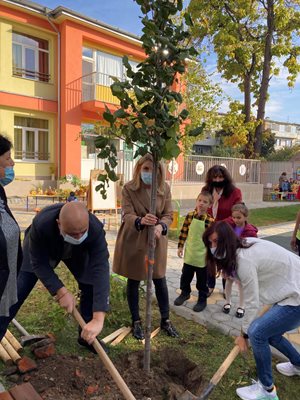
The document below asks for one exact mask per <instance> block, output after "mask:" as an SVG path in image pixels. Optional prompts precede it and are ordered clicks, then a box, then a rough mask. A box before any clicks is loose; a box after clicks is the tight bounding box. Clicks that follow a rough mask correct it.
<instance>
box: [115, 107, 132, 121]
mask: <svg viewBox="0 0 300 400" xmlns="http://www.w3.org/2000/svg"><path fill="white" fill-rule="evenodd" d="M128 116H129V114H128V113H127V112H126V111H124V110H123V109H122V108H119V109H118V110H117V111H115V112H114V118H115V119H117V118H126V117H128Z"/></svg>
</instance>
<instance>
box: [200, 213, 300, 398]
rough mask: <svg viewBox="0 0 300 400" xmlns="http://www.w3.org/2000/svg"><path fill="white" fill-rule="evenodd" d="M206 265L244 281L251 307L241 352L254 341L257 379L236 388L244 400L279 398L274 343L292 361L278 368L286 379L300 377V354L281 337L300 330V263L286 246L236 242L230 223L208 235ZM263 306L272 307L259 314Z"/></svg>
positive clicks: (219, 224) (216, 226)
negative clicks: (274, 370) (272, 359)
mask: <svg viewBox="0 0 300 400" xmlns="http://www.w3.org/2000/svg"><path fill="white" fill-rule="evenodd" d="M203 241H204V244H205V246H206V248H207V255H206V259H207V266H208V268H209V269H210V270H211V271H214V270H215V268H216V269H217V271H218V272H221V271H223V272H224V273H225V274H226V275H235V276H236V278H237V279H239V280H240V282H241V285H242V288H243V291H244V297H245V299H244V300H245V304H247V312H246V314H245V317H244V319H243V324H242V332H241V335H240V336H238V337H237V338H236V344H238V345H239V347H240V349H241V351H242V352H245V351H247V349H248V345H249V344H248V340H249V341H250V343H251V346H252V349H253V354H254V358H255V362H256V369H257V375H258V381H257V382H255V383H253V384H252V385H250V386H247V387H243V388H238V389H237V391H236V393H237V395H238V396H239V397H240V398H241V399H243V400H258V399H259V400H269V399H270V400H279V397H278V394H277V390H276V387H275V385H274V381H273V375H272V363H271V349H270V345H271V346H273V347H275V348H276V349H277V350H279V351H280V352H281V353H282V354H284V355H285V356H286V357H287V358H288V359H289V361H288V362H285V363H280V364H277V370H278V371H279V372H280V373H282V374H284V375H287V376H293V375H300V353H299V352H298V351H297V350H296V349H295V348H294V347H293V346H292V344H291V343H290V342H289V341H288V340H287V339H286V338H285V337H284V336H283V335H284V333H285V332H287V331H290V330H292V329H295V328H297V327H298V326H300V259H299V257H298V256H297V255H295V254H293V253H292V252H290V251H288V250H286V249H284V248H283V247H281V246H279V245H277V244H275V243H272V242H269V241H267V240H263V239H257V238H247V239H241V238H238V237H237V235H236V234H235V233H234V231H233V229H232V228H231V227H230V226H229V224H227V223H226V222H222V221H221V222H216V223H214V224H212V225H211V226H210V227H208V228H207V230H206V231H205V232H204V235H203ZM261 304H264V305H269V306H270V309H269V310H268V311H267V312H266V313H265V314H263V315H262V316H259V315H258V313H259V310H260V307H261Z"/></svg>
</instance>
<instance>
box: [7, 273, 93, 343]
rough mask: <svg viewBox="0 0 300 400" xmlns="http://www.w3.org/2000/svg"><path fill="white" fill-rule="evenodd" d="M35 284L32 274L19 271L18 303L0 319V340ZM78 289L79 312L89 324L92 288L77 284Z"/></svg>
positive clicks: (91, 311) (91, 313)
mask: <svg viewBox="0 0 300 400" xmlns="http://www.w3.org/2000/svg"><path fill="white" fill-rule="evenodd" d="M36 282H37V277H36V275H35V274H34V273H33V272H27V271H22V270H21V271H20V273H19V275H18V281H17V288H18V289H17V290H18V302H17V303H16V304H14V305H13V306H11V307H10V309H9V314H10V315H9V317H3V316H1V317H0V340H1V339H2V338H3V336H4V335H5V332H6V330H7V327H8V325H9V323H10V322H11V320H12V319H13V318H14V317H15V315H16V314H17V312H18V311H19V309H20V308H21V306H22V304H23V303H24V301H25V300H26V299H27V297H28V296H29V294H30V292H31V291H32V289H33V288H34V286H35V284H36ZM78 287H79V289H80V312H81V315H82V318H83V319H84V320H85V321H86V322H89V321H91V319H92V318H93V286H92V285H86V284H83V283H80V282H78ZM41 312H43V310H41ZM80 331H81V329H80V328H79V332H80ZM29 333H30V332H29Z"/></svg>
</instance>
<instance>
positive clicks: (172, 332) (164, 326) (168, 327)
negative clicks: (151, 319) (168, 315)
mask: <svg viewBox="0 0 300 400" xmlns="http://www.w3.org/2000/svg"><path fill="white" fill-rule="evenodd" d="M160 329H161V330H163V331H165V332H167V334H168V335H169V336H171V337H174V338H175V337H179V333H178V332H177V331H176V329H175V327H174V326H173V325H172V322H171V321H170V320H169V319H167V320H166V321H163V322H161V324H160Z"/></svg>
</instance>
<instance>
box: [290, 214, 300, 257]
mask: <svg viewBox="0 0 300 400" xmlns="http://www.w3.org/2000/svg"><path fill="white" fill-rule="evenodd" d="M299 225H300V211H298V214H297V218H296V224H295V228H294V232H293V236H292V239H291V248H292V250H294V251H298V255H299V256H300V227H299Z"/></svg>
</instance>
